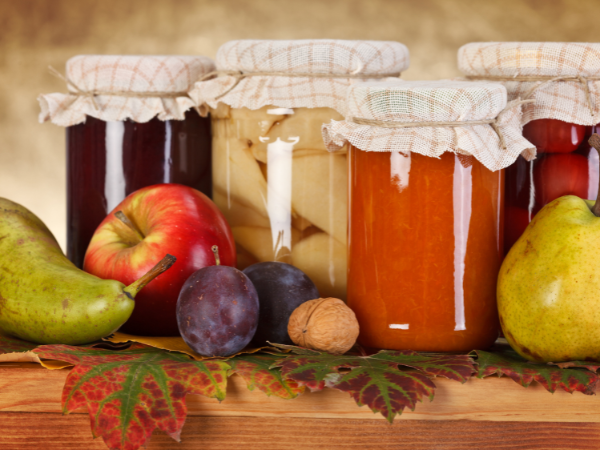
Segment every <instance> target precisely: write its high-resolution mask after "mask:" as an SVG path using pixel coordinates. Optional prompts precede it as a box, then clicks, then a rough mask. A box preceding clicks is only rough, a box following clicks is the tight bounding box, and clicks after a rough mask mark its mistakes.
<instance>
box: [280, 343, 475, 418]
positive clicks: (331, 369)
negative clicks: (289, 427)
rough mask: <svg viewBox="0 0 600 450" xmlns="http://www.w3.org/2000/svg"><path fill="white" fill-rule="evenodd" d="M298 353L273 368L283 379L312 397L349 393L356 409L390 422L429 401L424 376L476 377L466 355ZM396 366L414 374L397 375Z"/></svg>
mask: <svg viewBox="0 0 600 450" xmlns="http://www.w3.org/2000/svg"><path fill="white" fill-rule="evenodd" d="M292 351H293V350H292ZM299 352H301V353H302V354H299V355H293V356H288V357H287V358H284V359H280V360H279V361H278V362H277V363H276V365H277V366H278V367H281V372H282V374H283V376H284V377H285V378H287V379H289V380H293V381H295V382H297V383H298V384H300V385H304V386H307V387H308V388H309V389H311V390H312V391H318V390H321V389H323V388H324V387H330V388H333V389H338V390H340V391H343V392H348V393H349V394H350V396H351V397H352V398H353V399H354V400H355V401H356V403H357V404H358V405H359V406H362V405H368V406H369V408H370V409H371V410H372V411H373V412H379V413H381V414H382V415H383V416H384V417H385V418H386V419H387V420H388V421H389V422H392V421H393V420H394V417H395V416H396V414H401V413H402V411H403V410H404V408H410V409H411V410H414V409H415V406H416V402H417V401H422V399H423V397H425V396H427V397H429V399H430V400H433V395H434V390H435V384H434V383H433V381H431V379H430V378H429V377H428V376H427V375H429V376H443V377H446V378H449V379H453V380H458V381H461V382H464V381H466V380H467V379H468V378H469V377H470V376H471V374H472V373H473V372H474V371H475V369H474V365H473V361H472V359H471V358H470V357H469V356H466V355H420V354H418V353H417V352H413V351H403V352H398V351H389V350H383V351H380V352H379V353H376V354H374V355H371V356H348V355H342V356H335V355H330V354H327V353H317V352H314V353H313V354H310V353H307V352H306V351H305V350H304V349H301V350H300V351H299ZM399 366H404V367H410V368H411V369H413V370H409V371H407V370H400V369H399ZM420 372H424V373H420ZM425 374H427V375H425Z"/></svg>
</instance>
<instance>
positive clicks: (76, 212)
mask: <svg viewBox="0 0 600 450" xmlns="http://www.w3.org/2000/svg"><path fill="white" fill-rule="evenodd" d="M66 143H67V257H68V258H69V259H70V260H71V261H72V262H73V263H74V264H75V265H77V266H78V267H82V266H83V259H84V256H85V252H86V250H87V247H88V245H89V243H90V240H91V238H92V235H93V234H94V231H95V230H96V228H97V227H98V225H100V222H102V220H104V218H105V217H106V215H107V214H108V213H109V212H110V211H112V209H113V208H115V207H116V206H117V205H118V204H119V203H120V202H121V201H122V200H123V199H124V198H125V197H126V196H127V195H129V194H131V193H132V192H134V191H136V190H138V189H140V188H143V187H146V186H150V185H153V184H158V183H179V184H184V185H186V186H190V187H193V188H195V189H198V190H199V191H201V192H203V193H204V194H206V195H207V196H209V197H211V192H212V180H211V141H210V122H209V119H207V118H202V117H200V116H199V115H198V113H197V112H196V111H195V110H188V111H187V112H185V118H184V120H165V121H163V120H159V119H158V118H154V119H151V120H150V121H148V122H146V123H137V122H135V121H133V120H131V119H126V120H123V121H104V120H100V119H96V118H94V117H90V116H88V117H87V118H86V121H85V123H80V124H77V125H73V126H70V127H67V128H66Z"/></svg>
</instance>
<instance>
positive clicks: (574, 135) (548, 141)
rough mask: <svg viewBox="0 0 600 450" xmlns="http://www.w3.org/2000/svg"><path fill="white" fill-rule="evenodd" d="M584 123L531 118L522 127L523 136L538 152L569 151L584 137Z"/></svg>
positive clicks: (574, 148)
mask: <svg viewBox="0 0 600 450" xmlns="http://www.w3.org/2000/svg"><path fill="white" fill-rule="evenodd" d="M585 133H586V127H585V125H577V124H574V123H568V122H563V121H562V120H556V119H538V120H532V121H531V122H529V123H528V124H527V125H525V126H524V127H523V137H524V138H525V139H527V140H528V141H529V142H531V143H532V144H533V145H535V146H536V148H537V151H538V153H569V152H572V151H575V150H576V149H577V147H578V146H579V144H581V143H582V142H583V140H584V139H585Z"/></svg>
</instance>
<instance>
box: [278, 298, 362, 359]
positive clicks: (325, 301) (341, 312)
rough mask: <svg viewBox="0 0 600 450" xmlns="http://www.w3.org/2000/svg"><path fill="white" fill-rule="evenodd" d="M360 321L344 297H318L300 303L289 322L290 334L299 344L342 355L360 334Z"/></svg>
mask: <svg viewBox="0 0 600 450" xmlns="http://www.w3.org/2000/svg"><path fill="white" fill-rule="evenodd" d="M358 331H359V327H358V321H357V320H356V316H355V315H354V311H352V310H351V309H350V308H349V307H348V306H347V305H346V304H345V303H344V302H343V301H342V300H340V299H337V298H318V299H316V300H309V301H307V302H304V303H302V304H301V305H300V306H298V307H297V308H296V309H295V310H294V312H293V313H292V315H291V316H290V321H289V322H288V334H289V335H290V338H292V341H294V343H295V344H296V345H299V346H301V347H306V348H312V349H314V350H321V351H326V352H329V353H333V354H334V355H341V354H343V353H346V352H347V351H348V350H350V349H351V348H352V346H353V345H354V343H355V342H356V338H357V337H358Z"/></svg>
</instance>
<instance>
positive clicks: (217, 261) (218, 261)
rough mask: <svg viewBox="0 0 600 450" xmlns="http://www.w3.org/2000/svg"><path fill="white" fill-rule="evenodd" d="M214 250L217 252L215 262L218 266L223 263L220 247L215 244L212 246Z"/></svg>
mask: <svg viewBox="0 0 600 450" xmlns="http://www.w3.org/2000/svg"><path fill="white" fill-rule="evenodd" d="M211 250H212V252H213V253H214V254H215V263H216V265H217V266H220V265H221V258H219V247H217V246H216V245H213V246H212V247H211Z"/></svg>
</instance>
